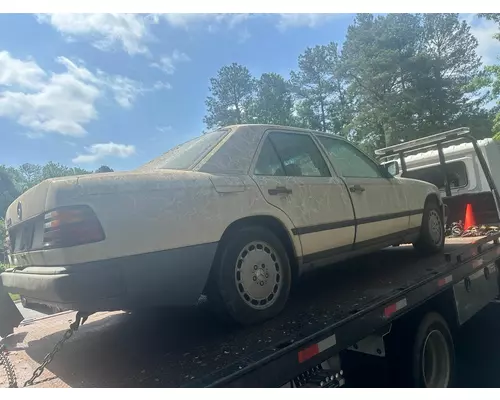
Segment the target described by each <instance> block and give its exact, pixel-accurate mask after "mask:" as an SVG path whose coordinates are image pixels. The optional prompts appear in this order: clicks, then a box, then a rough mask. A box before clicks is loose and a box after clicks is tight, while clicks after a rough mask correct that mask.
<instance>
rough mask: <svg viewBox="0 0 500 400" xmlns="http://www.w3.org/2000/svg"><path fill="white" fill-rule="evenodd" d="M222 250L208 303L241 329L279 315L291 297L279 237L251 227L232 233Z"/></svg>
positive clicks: (285, 256) (288, 277) (283, 252)
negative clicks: (241, 326) (239, 325)
mask: <svg viewBox="0 0 500 400" xmlns="http://www.w3.org/2000/svg"><path fill="white" fill-rule="evenodd" d="M223 246H224V247H223V248H222V249H221V250H222V251H221V254H220V258H219V259H218V262H216V265H214V270H213V271H212V277H211V282H210V284H209V288H208V300H209V303H211V304H212V306H213V307H215V308H216V311H217V312H218V313H219V314H220V313H222V314H223V315H224V314H225V315H224V316H229V317H230V318H231V319H232V320H233V321H236V322H237V323H240V324H242V325H250V324H256V323H259V322H262V321H264V320H266V319H269V318H272V317H274V316H276V315H277V314H278V313H280V312H281V311H282V310H283V308H284V307H285V304H286V302H287V300H288V296H289V293H290V287H291V268H290V260H289V258H288V255H287V252H286V250H285V248H284V246H283V244H282V243H281V241H280V240H279V239H278V237H276V235H275V234H274V233H272V232H271V231H270V230H268V229H266V228H264V227H260V226H250V227H246V228H241V229H239V230H238V231H236V232H234V233H233V234H232V235H231V238H230V239H229V240H228V241H227V242H226V243H225V244H223Z"/></svg>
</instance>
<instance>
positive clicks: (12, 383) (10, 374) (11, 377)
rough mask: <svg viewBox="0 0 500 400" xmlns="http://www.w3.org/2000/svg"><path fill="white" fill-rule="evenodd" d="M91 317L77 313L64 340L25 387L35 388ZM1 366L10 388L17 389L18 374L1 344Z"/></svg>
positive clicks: (47, 356) (44, 360) (34, 372)
mask: <svg viewBox="0 0 500 400" xmlns="http://www.w3.org/2000/svg"><path fill="white" fill-rule="evenodd" d="M89 315H90V313H82V312H80V311H78V312H77V313H76V318H75V321H74V322H73V323H71V325H70V326H69V329H68V330H67V331H66V332H64V335H63V337H62V339H61V340H59V342H57V343H56V345H55V346H54V348H53V349H52V351H51V352H50V353H48V354H47V355H46V356H45V357H44V359H43V361H42V363H41V364H40V365H39V366H38V368H37V369H35V371H33V375H32V376H31V378H30V379H28V380H27V381H26V382H25V383H24V386H23V387H27V386H33V384H34V382H35V380H36V379H37V378H39V377H40V375H42V374H43V371H44V370H45V368H46V367H47V365H49V364H50V363H51V362H52V360H53V359H54V357H55V355H56V354H57V353H59V352H60V351H61V349H62V348H63V346H64V343H66V342H67V341H68V340H69V339H70V338H71V336H73V334H74V333H75V332H76V331H77V330H78V328H79V327H80V325H83V323H84V322H85V321H86V320H87V318H88V317H89ZM0 365H3V366H4V369H5V371H6V373H7V379H8V381H9V387H10V388H17V379H16V374H15V372H14V368H13V367H12V364H11V363H10V361H9V358H8V357H7V352H6V349H5V345H3V344H0Z"/></svg>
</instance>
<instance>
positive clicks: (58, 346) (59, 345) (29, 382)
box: [24, 328, 74, 387]
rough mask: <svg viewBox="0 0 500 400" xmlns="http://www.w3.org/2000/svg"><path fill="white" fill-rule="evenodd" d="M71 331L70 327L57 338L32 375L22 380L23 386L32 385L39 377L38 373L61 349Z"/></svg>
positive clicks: (71, 334)
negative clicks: (24, 380)
mask: <svg viewBox="0 0 500 400" xmlns="http://www.w3.org/2000/svg"><path fill="white" fill-rule="evenodd" d="M73 333H74V330H73V329H72V328H69V329H68V330H67V331H66V332H64V335H63V337H62V339H61V340H59V342H57V343H56V345H55V346H54V348H53V349H52V351H51V352H50V353H48V354H47V355H46V356H45V357H44V359H43V361H42V363H41V364H40V365H39V366H38V368H37V369H35V371H33V375H32V376H31V378H30V379H28V380H27V381H26V382H24V387H26V386H32V385H33V383H34V382H35V379H37V378H38V377H40V375H42V374H43V371H44V370H45V368H46V367H47V365H49V364H50V363H51V362H52V360H53V359H54V356H55V355H56V354H57V353H58V352H60V351H61V349H62V348H63V345H64V343H65V342H66V341H67V340H69V338H70V337H71V336H73Z"/></svg>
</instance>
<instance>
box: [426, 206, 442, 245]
mask: <svg viewBox="0 0 500 400" xmlns="http://www.w3.org/2000/svg"><path fill="white" fill-rule="evenodd" d="M428 226H429V236H430V238H431V239H432V242H433V243H434V244H435V245H438V244H439V243H440V242H441V239H442V236H443V227H442V223H441V217H440V215H439V214H438V212H437V211H436V210H430V212H429V225H428Z"/></svg>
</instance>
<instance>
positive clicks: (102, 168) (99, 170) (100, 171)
mask: <svg viewBox="0 0 500 400" xmlns="http://www.w3.org/2000/svg"><path fill="white" fill-rule="evenodd" d="M102 172H114V170H113V169H111V168H110V167H108V166H107V165H101V166H100V167H99V168H97V169H96V170H95V173H96V174H100V173H102Z"/></svg>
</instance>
